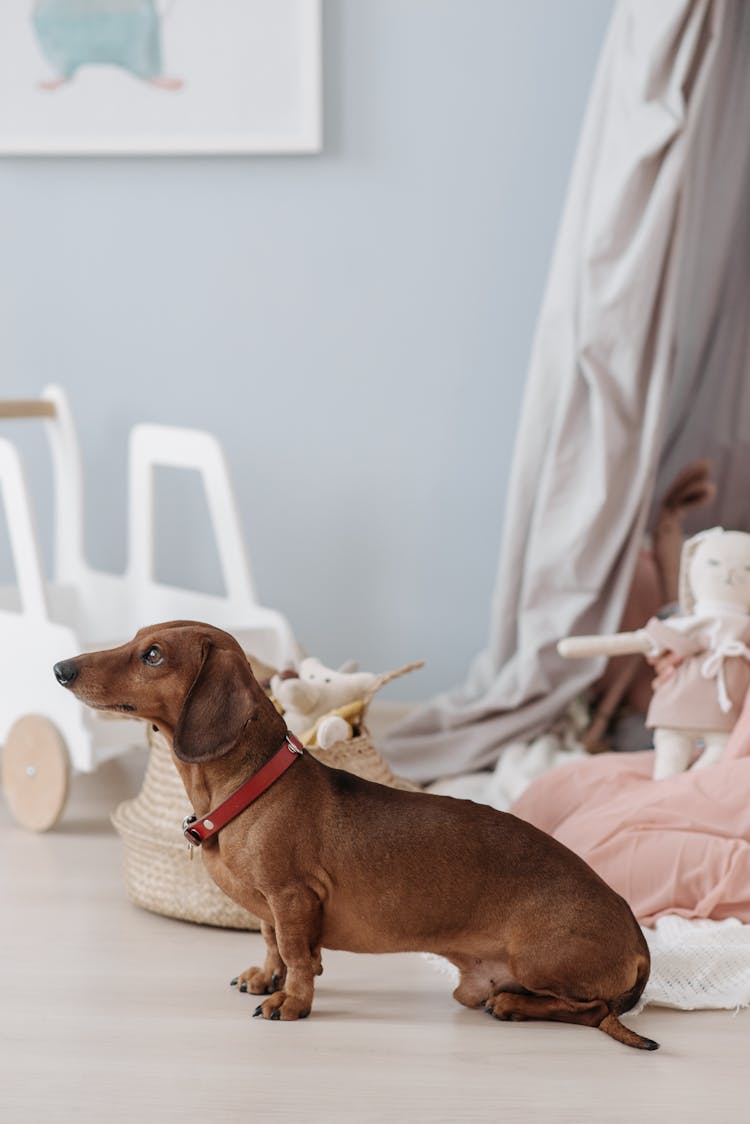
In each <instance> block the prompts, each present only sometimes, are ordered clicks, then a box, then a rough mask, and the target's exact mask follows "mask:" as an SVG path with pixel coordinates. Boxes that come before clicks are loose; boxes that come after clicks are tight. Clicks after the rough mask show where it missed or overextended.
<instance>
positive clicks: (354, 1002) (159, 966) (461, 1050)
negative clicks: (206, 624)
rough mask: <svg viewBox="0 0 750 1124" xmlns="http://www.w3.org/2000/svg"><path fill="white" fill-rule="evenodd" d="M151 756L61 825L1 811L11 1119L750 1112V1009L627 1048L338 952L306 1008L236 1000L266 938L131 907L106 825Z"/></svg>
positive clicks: (409, 968) (92, 788)
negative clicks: (485, 1008) (509, 1019)
mask: <svg viewBox="0 0 750 1124" xmlns="http://www.w3.org/2000/svg"><path fill="white" fill-rule="evenodd" d="M142 767H143V758H142V756H141V755H140V754H135V755H132V756H131V757H130V758H126V759H120V760H119V761H117V762H112V763H110V764H108V765H106V766H102V767H101V768H100V769H99V770H98V771H97V773H96V774H95V775H94V776H91V777H77V778H76V779H75V780H74V783H73V793H72V798H71V802H70V804H69V806H68V809H67V812H66V815H65V818H64V820H63V822H62V824H61V825H60V827H59V829H58V830H56V831H55V832H53V833H49V834H47V835H32V834H29V833H26V832H24V831H21V830H20V829H18V828H16V827H15V826H14V825H13V824H12V822H11V819H10V816H9V814H8V812H7V809H6V808H5V806H4V804H2V802H1V801H0V831H1V832H2V844H1V847H0V934H1V935H2V939H1V941H0V1015H1V1019H0V1122H1V1124H36V1122H39V1124H42V1122H43V1124H58V1122H62V1121H65V1122H68V1121H71V1122H73V1121H75V1122H76V1124H81V1122H89V1121H96V1122H97V1124H111V1122H119V1121H126V1120H127V1121H128V1122H129V1124H133V1122H140V1124H144V1122H145V1124H161V1122H168V1121H180V1122H182V1124H193V1122H198V1121H200V1122H201V1124H204V1122H213V1121H215V1122H216V1124H232V1122H234V1121H243V1122H251V1124H252V1122H260V1121H267V1120H282V1121H286V1120H289V1121H291V1120H298V1121H305V1122H313V1124H315V1122H318V1121H321V1122H324V1121H325V1122H327V1121H379V1122H380V1121H382V1122H390V1121H407V1122H410V1121H451V1122H453V1121H483V1120H487V1121H503V1122H508V1121H533V1122H540V1124H547V1122H557V1121H566V1122H567V1121H569V1122H571V1124H583V1122H585V1121H596V1122H599V1124H601V1122H603V1121H623V1122H628V1124H631V1122H643V1121H654V1122H657V1121H658V1122H659V1124H669V1122H671V1121H679V1122H681V1124H684V1122H687V1121H701V1124H705V1122H706V1121H707V1120H710V1121H711V1124H724V1122H726V1124H729V1122H730V1121H731V1122H732V1124H737V1122H742V1121H745V1120H747V1119H748V1118H749V1113H750V1108H749V1107H748V1105H749V1104H750V1082H749V1080H748V1056H749V1050H750V1015H749V1014H748V1012H747V1011H745V1012H742V1013H740V1014H739V1015H734V1014H732V1013H726V1012H713V1011H712V1012H702V1013H683V1012H676V1011H667V1010H663V1009H650V1010H647V1011H646V1012H644V1013H643V1014H642V1015H640V1016H638V1017H637V1018H635V1019H630V1020H628V1019H627V1018H626V1021H629V1022H630V1023H631V1025H633V1026H635V1027H636V1028H637V1029H638V1030H639V1031H641V1032H642V1033H644V1034H646V1035H648V1036H649V1037H651V1038H655V1039H657V1040H658V1041H659V1042H661V1043H662V1048H661V1050H659V1051H658V1052H657V1053H651V1054H650V1053H641V1052H639V1051H636V1050H631V1049H628V1048H627V1047H624V1046H621V1045H619V1044H617V1043H615V1042H613V1041H612V1040H611V1039H609V1038H607V1037H606V1036H605V1035H604V1034H601V1033H599V1032H598V1031H595V1030H590V1029H587V1028H584V1027H571V1026H563V1025H556V1024H547V1023H516V1024H513V1023H509V1024H504V1023H499V1022H496V1021H494V1020H492V1019H490V1018H489V1017H488V1016H487V1015H485V1014H484V1013H483V1012H474V1011H468V1010H466V1009H464V1008H462V1007H460V1006H459V1005H458V1004H457V1003H455V1001H454V1000H453V999H452V998H451V994H450V992H451V986H450V983H449V982H448V981H447V980H446V979H444V978H443V977H441V976H440V975H439V974H438V972H437V971H436V970H435V969H434V968H433V967H432V966H431V965H430V964H428V963H427V962H426V961H425V960H424V959H423V958H421V957H419V956H390V957H368V956H351V955H348V954H344V953H328V954H327V955H325V958H324V963H325V973H324V975H323V976H322V977H321V978H320V980H319V981H318V983H317V992H316V1002H315V1006H314V1009H313V1014H312V1016H311V1017H310V1018H309V1019H307V1020H306V1021H304V1022H300V1023H294V1024H290V1023H278V1022H274V1023H271V1022H264V1021H263V1020H261V1019H253V1018H251V1014H252V1011H253V1010H254V1008H255V1006H256V1003H257V1000H255V999H254V998H252V997H248V996H244V995H239V994H237V992H236V991H234V990H233V989H230V988H229V986H228V984H229V980H230V979H231V978H232V977H233V976H235V975H236V974H237V973H238V971H240V970H242V969H243V968H245V967H247V966H248V965H249V964H251V963H258V962H259V961H260V959H261V955H262V954H261V943H262V942H261V939H260V937H259V936H257V935H253V934H251V935H248V934H246V933H237V932H231V931H224V930H217V929H209V928H205V927H202V926H196V925H189V924H184V923H182V922H179V921H173V920H169V919H166V918H163V917H158V916H155V915H152V914H149V913H145V912H143V911H142V910H140V909H138V908H136V907H135V906H133V905H131V904H130V903H129V902H128V901H127V899H126V897H125V894H124V891H123V888H122V881H121V876H120V843H119V840H118V838H117V837H116V836H115V834H114V832H113V830H112V829H111V827H110V826H109V821H108V814H109V812H110V811H111V809H112V808H113V807H114V806H115V804H116V803H117V802H118V801H119V800H120V799H122V798H124V797H127V796H128V795H131V794H132V793H134V792H135V791H136V790H137V787H138V783H139V779H140V773H141V771H142Z"/></svg>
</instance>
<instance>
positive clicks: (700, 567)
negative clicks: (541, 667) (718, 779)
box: [558, 527, 750, 780]
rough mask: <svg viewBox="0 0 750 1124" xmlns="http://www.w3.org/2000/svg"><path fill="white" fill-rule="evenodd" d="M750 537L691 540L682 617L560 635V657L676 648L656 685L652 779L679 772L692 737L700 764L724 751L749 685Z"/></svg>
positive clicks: (708, 535)
mask: <svg viewBox="0 0 750 1124" xmlns="http://www.w3.org/2000/svg"><path fill="white" fill-rule="evenodd" d="M748 644H750V534H746V533H744V532H743V531H724V530H723V529H722V528H721V527H714V528H713V529H712V530H710V531H704V532H702V533H701V534H699V535H695V536H693V538H691V539H688V540H687V542H686V543H685V545H684V547H683V550H682V558H681V564H680V614H679V615H677V616H674V617H669V618H667V619H666V620H659V619H658V618H656V617H652V618H651V620H649V621H648V623H647V624H646V626H645V628H642V629H639V630H637V631H636V632H623V633H618V634H617V635H615V636H603V637H596V636H581V637H570V638H568V639H566V640H561V641H560V643H559V644H558V651H559V652H560V655H562V656H566V657H587V656H598V655H614V654H618V655H619V654H624V653H631V652H641V653H643V654H644V655H647V656H649V657H652V658H653V657H656V656H659V655H662V654H664V653H673V654H674V655H676V656H678V657H679V658H680V660H681V661H682V662H681V663H679V665H678V666H677V667H676V669H675V672H674V674H673V675H672V676H671V677H670V678H669V679H668V680H667V681H666V682H664V683H662V684H660V685H658V686H657V687H656V688H655V690H654V696H653V699H652V701H651V706H650V707H649V711H648V715H647V716H646V725H647V726H649V727H651V728H652V729H653V731H654V750H655V753H654V779H655V780H659V779H661V778H662V777H669V776H673V775H674V774H675V773H681V772H683V771H684V770H685V769H686V768H687V767H688V765H689V764H690V760H691V757H692V755H693V752H694V749H695V746H696V742H697V741H701V742H702V743H703V747H704V748H703V753H702V754H701V756H700V758H699V759H698V761H697V762H696V765H697V766H705V765H711V764H714V763H715V762H716V761H718V760H719V759H720V757H721V755H722V753H723V752H724V749H725V747H726V744H727V741H728V740H729V735H730V733H731V731H732V728H733V727H734V724H735V722H736V720H737V718H738V717H739V714H740V711H741V710H742V706H743V703H744V700H745V694H746V692H747V690H748V687H750V647H748Z"/></svg>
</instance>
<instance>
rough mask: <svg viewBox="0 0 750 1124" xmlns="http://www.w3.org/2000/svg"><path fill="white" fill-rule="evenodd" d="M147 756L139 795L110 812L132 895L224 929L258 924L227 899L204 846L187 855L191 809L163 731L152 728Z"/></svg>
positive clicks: (152, 905)
mask: <svg viewBox="0 0 750 1124" xmlns="http://www.w3.org/2000/svg"><path fill="white" fill-rule="evenodd" d="M149 746H150V748H151V754H150V757H149V762H148V767H147V769H146V775H145V777H144V779H143V786H142V788H141V791H140V792H139V794H138V795H137V796H136V797H135V799H133V800H125V801H124V802H123V803H122V804H120V805H119V806H118V807H117V808H116V809H115V811H114V813H113V815H112V823H113V824H114V825H115V828H116V829H117V831H118V832H119V834H120V836H121V837H122V841H123V844H124V847H123V870H124V875H125V889H126V890H127V892H128V897H129V898H130V899H131V901H134V902H135V904H136V905H140V906H142V907H143V909H149V910H151V912H152V913H161V914H164V915H165V916H166V917H177V918H179V919H180V920H181V921H196V922H198V923H199V924H202V925H219V926H221V927H222V928H225V929H259V928H260V922H259V921H258V920H257V918H255V917H253V915H252V914H251V913H248V912H247V910H245V909H243V908H242V907H241V906H239V905H237V904H236V903H235V902H233V901H232V899H231V898H228V897H227V896H226V894H225V893H224V892H223V890H220V889H219V887H218V886H217V885H216V883H215V882H213V881H212V879H211V878H210V876H209V875H208V873H207V871H206V868H205V866H204V865H203V857H202V855H201V852H200V848H199V847H196V848H195V850H194V851H193V857H192V859H191V858H190V856H189V854H188V848H187V844H186V842H185V839H184V837H183V834H182V821H183V819H184V817H185V816H186V815H187V814H188V813H189V812H190V802H189V800H188V798H187V795H186V793H185V787H184V785H183V783H182V777H181V776H180V774H179V773H178V772H177V769H176V768H175V765H174V762H173V760H172V754H171V751H170V749H169V747H168V746H167V743H166V742H165V740H164V738H163V737H162V736H161V735H160V734H155V733H153V732H152V731H149Z"/></svg>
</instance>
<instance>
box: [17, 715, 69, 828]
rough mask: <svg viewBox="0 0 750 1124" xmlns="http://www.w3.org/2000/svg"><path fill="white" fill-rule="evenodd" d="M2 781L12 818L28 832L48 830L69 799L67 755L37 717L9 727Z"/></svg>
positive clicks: (27, 717)
mask: <svg viewBox="0 0 750 1124" xmlns="http://www.w3.org/2000/svg"><path fill="white" fill-rule="evenodd" d="M2 782H3V790H4V792H5V799H6V800H7V802H8V806H9V807H10V810H11V813H12V814H13V817H14V818H15V819H16V820H17V821H18V823H20V824H21V825H22V826H23V827H27V828H29V829H30V830H31V831H48V830H49V829H50V828H51V827H53V826H54V824H56V823H57V821H58V819H59V818H60V816H61V814H62V810H63V808H64V807H65V801H66V800H67V798H68V785H69V783H70V756H69V754H68V749H67V746H66V745H65V741H64V740H63V737H62V735H61V733H60V731H59V730H58V729H57V727H56V726H55V725H54V724H53V723H52V722H50V720H49V718H44V717H42V715H40V714H25V715H23V717H22V718H19V719H18V720H17V721H16V722H14V723H13V725H12V726H11V728H10V730H9V732H8V736H7V738H6V739H5V745H4V746H3V753H2Z"/></svg>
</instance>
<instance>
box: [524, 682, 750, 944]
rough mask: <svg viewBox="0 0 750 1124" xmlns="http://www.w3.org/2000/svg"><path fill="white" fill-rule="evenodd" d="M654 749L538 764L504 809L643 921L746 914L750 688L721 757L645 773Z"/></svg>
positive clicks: (749, 898) (746, 917)
mask: <svg viewBox="0 0 750 1124" xmlns="http://www.w3.org/2000/svg"><path fill="white" fill-rule="evenodd" d="M652 769H653V753H604V754H601V756H598V757H590V758H586V759H583V760H580V759H579V760H577V761H574V762H572V763H571V764H569V765H563V766H562V767H561V768H559V769H553V770H552V771H551V772H549V773H545V774H544V775H543V776H542V777H540V778H539V779H538V780H536V781H534V783H533V784H532V785H531V786H530V787H529V788H528V789H527V790H526V792H525V793H524V794H523V796H521V798H520V799H519V800H517V801H516V803H515V804H514V805H513V807H512V808H511V811H512V812H513V813H514V815H517V816H520V817H521V819H524V820H528V821H529V822H530V823H533V824H535V825H536V826H537V827H540V828H542V830H544V831H547V832H549V833H550V835H554V837H555V838H556V839H559V840H560V841H561V842H562V843H565V845H566V846H568V847H570V848H571V850H573V851H576V852H577V853H578V854H579V855H581V856H582V857H583V858H584V859H586V861H587V862H588V863H589V864H590V865H591V866H592V867H593V868H594V870H596V871H597V872H598V873H599V874H600V875H601V877H602V878H604V880H605V881H606V882H608V883H609V884H610V886H612V887H613V888H614V889H615V890H617V892H618V893H620V894H622V896H623V897H624V898H625V899H626V900H627V901H628V902H629V903H630V906H631V908H632V909H633V912H634V913H635V915H636V916H637V917H638V919H639V920H640V921H641V922H642V923H643V924H646V925H649V924H652V923H653V922H654V921H655V920H656V918H657V917H661V916H662V915H663V914H666V913H676V914H679V915H680V916H681V917H690V918H695V917H711V918H714V919H715V920H721V919H723V918H725V917H738V918H739V919H740V920H741V921H744V922H746V923H750V696H748V698H747V699H746V701H745V706H744V710H743V712H742V715H741V716H740V719H739V721H738V723H737V725H736V727H735V730H734V733H733V734H732V737H731V739H730V742H729V745H728V746H727V749H726V751H725V754H724V757H723V759H722V761H721V762H720V763H719V764H717V765H709V766H707V767H706V768H705V769H697V770H689V771H688V772H686V773H682V774H681V775H680V776H677V777H670V778H668V779H667V780H662V781H654V780H652V779H651V772H652Z"/></svg>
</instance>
